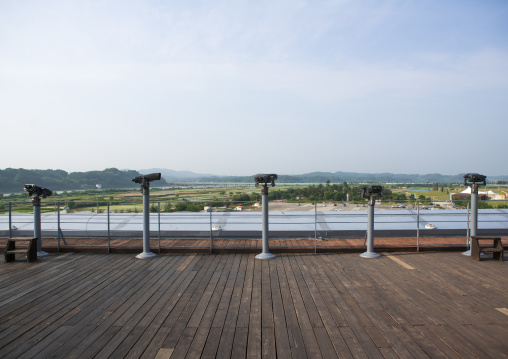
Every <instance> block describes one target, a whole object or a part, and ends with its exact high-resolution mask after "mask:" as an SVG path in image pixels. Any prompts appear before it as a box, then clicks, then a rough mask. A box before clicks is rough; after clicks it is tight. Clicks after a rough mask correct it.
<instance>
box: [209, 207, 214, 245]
mask: <svg viewBox="0 0 508 359" xmlns="http://www.w3.org/2000/svg"><path fill="white" fill-rule="evenodd" d="M212 204H213V203H212V202H210V207H209V208H208V210H209V211H210V254H212V253H213V226H212Z"/></svg>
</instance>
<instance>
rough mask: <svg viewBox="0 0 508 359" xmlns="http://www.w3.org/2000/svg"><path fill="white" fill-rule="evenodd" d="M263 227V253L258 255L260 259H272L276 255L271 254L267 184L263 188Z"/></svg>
mask: <svg viewBox="0 0 508 359" xmlns="http://www.w3.org/2000/svg"><path fill="white" fill-rule="evenodd" d="M261 191H262V196H261V198H262V199H261V200H262V202H261V203H262V206H263V207H262V225H263V252H262V253H260V254H258V255H257V256H256V258H258V259H272V258H275V255H273V254H272V253H270V248H269V244H268V185H267V184H266V183H265V184H264V185H263V187H262V190H261Z"/></svg>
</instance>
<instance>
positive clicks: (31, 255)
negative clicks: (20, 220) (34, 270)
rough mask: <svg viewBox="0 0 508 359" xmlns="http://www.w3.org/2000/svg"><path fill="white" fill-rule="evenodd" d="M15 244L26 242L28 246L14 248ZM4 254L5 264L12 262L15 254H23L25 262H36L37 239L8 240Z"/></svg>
mask: <svg viewBox="0 0 508 359" xmlns="http://www.w3.org/2000/svg"><path fill="white" fill-rule="evenodd" d="M16 242H18V243H19V242H28V246H27V247H22V248H19V247H18V248H16ZM4 254H5V263H7V262H14V260H15V259H16V254H25V255H26V261H27V262H35V261H37V238H9V239H8V240H7V246H6V247H5V253H4Z"/></svg>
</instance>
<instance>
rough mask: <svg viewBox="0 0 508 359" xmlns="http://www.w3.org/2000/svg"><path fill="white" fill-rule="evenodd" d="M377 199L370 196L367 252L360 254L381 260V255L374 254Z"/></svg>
mask: <svg viewBox="0 0 508 359" xmlns="http://www.w3.org/2000/svg"><path fill="white" fill-rule="evenodd" d="M375 203H376V200H375V197H374V196H370V198H369V205H368V209H367V252H364V253H362V254H360V257H363V258H379V257H381V256H380V255H379V254H377V253H374V204H375Z"/></svg>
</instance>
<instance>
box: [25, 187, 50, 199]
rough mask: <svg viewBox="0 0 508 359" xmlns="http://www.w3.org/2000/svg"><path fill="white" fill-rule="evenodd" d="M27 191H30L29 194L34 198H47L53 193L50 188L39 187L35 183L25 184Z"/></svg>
mask: <svg viewBox="0 0 508 359" xmlns="http://www.w3.org/2000/svg"><path fill="white" fill-rule="evenodd" d="M24 190H25V192H27V193H28V196H29V197H30V198H31V199H32V201H33V200H34V198H46V197H49V196H51V195H52V194H53V192H52V191H51V190H50V189H47V188H44V187H39V186H36V185H34V184H26V185H25V186H24Z"/></svg>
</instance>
